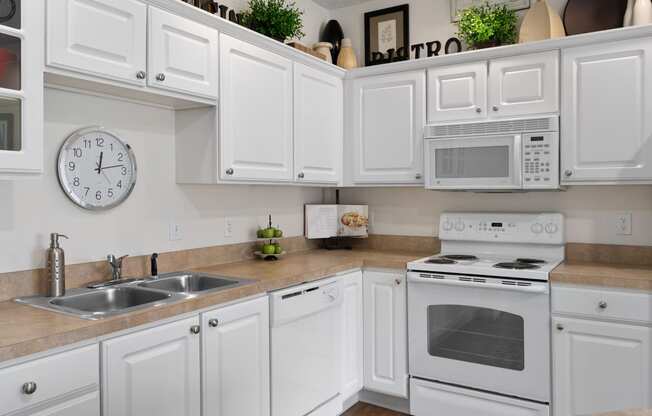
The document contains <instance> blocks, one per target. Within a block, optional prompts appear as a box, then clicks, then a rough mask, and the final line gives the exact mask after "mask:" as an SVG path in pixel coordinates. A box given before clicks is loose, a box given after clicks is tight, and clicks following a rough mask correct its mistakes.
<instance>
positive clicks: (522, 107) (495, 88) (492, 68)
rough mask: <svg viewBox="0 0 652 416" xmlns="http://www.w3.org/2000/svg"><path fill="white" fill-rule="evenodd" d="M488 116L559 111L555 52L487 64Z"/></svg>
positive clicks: (557, 56)
mask: <svg viewBox="0 0 652 416" xmlns="http://www.w3.org/2000/svg"><path fill="white" fill-rule="evenodd" d="M489 110H490V111H489V112H490V113H491V116H492V117H505V116H507V117H510V116H524V115H529V114H549V113H557V112H559V52H558V51H551V52H544V53H537V54H532V55H522V56H516V57H510V58H504V59H496V60H493V61H491V62H489Z"/></svg>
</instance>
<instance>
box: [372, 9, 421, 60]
mask: <svg viewBox="0 0 652 416" xmlns="http://www.w3.org/2000/svg"><path fill="white" fill-rule="evenodd" d="M409 7H410V6H409V5H407V4H403V5H400V6H395V7H389V8H387V9H382V10H375V11H373V12H367V13H365V14H364V62H365V66H370V65H375V64H379V63H383V62H387V61H391V60H392V57H394V58H395V57H397V55H398V56H399V57H400V56H401V54H404V55H403V56H405V57H409V56H410V9H409ZM388 51H389V52H388ZM399 59H400V58H399ZM406 59H407V58H406Z"/></svg>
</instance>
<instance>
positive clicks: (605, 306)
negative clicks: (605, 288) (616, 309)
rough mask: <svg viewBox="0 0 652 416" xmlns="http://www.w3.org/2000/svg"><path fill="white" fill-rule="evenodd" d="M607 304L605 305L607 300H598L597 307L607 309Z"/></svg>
mask: <svg viewBox="0 0 652 416" xmlns="http://www.w3.org/2000/svg"><path fill="white" fill-rule="evenodd" d="M607 306H608V305H607V302H605V301H603V300H601V301H600V302H598V307H599V308H600V309H607Z"/></svg>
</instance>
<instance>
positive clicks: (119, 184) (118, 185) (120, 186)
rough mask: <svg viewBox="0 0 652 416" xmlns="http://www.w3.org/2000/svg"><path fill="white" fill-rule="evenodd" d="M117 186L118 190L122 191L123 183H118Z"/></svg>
mask: <svg viewBox="0 0 652 416" xmlns="http://www.w3.org/2000/svg"><path fill="white" fill-rule="evenodd" d="M115 186H117V187H118V188H120V189H122V181H118V183H117V184H116V185H115Z"/></svg>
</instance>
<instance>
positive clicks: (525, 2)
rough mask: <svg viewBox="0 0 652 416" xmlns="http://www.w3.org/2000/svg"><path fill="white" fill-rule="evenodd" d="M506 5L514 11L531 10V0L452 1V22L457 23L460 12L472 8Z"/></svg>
mask: <svg viewBox="0 0 652 416" xmlns="http://www.w3.org/2000/svg"><path fill="white" fill-rule="evenodd" d="M485 3H489V4H504V5H506V6H507V7H508V8H510V9H512V10H523V9H529V8H530V0H451V22H457V21H458V20H459V19H458V18H457V15H458V14H459V12H460V11H462V10H464V9H466V8H467V7H471V6H480V5H482V4H485Z"/></svg>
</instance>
